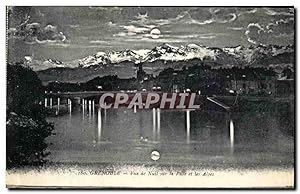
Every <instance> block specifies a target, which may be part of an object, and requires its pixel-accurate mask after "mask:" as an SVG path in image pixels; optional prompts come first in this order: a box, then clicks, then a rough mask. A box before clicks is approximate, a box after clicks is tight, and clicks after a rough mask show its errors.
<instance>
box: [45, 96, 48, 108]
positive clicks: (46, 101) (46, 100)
mask: <svg viewBox="0 0 300 194" xmlns="http://www.w3.org/2000/svg"><path fill="white" fill-rule="evenodd" d="M47 106H48V98H45V107H47Z"/></svg>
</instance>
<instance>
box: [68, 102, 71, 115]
mask: <svg viewBox="0 0 300 194" xmlns="http://www.w3.org/2000/svg"><path fill="white" fill-rule="evenodd" d="M68 107H69V113H70V115H71V113H72V100H71V99H69V98H68Z"/></svg>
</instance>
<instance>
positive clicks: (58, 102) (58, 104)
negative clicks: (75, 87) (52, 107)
mask: <svg viewBox="0 0 300 194" xmlns="http://www.w3.org/2000/svg"><path fill="white" fill-rule="evenodd" d="M59 108H60V98H57V109H58V110H59Z"/></svg>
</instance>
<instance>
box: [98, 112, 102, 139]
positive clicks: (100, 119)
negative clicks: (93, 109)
mask: <svg viewBox="0 0 300 194" xmlns="http://www.w3.org/2000/svg"><path fill="white" fill-rule="evenodd" d="M101 135H102V116H101V108H100V107H99V108H98V132H97V142H100V141H101Z"/></svg>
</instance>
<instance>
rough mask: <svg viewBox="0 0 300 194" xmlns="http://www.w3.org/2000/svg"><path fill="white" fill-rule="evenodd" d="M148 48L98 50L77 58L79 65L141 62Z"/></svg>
mask: <svg viewBox="0 0 300 194" xmlns="http://www.w3.org/2000/svg"><path fill="white" fill-rule="evenodd" d="M148 51H149V50H137V51H132V50H125V51H113V52H109V53H105V52H98V53H96V54H94V55H90V56H87V57H85V58H83V59H80V60H79V63H78V65H79V67H90V66H93V65H107V64H117V63H121V62H124V61H131V62H134V63H141V62H142V60H143V58H144V57H145V54H146V53H147V52H148Z"/></svg>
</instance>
